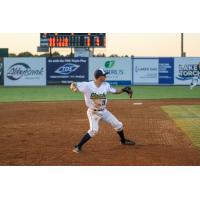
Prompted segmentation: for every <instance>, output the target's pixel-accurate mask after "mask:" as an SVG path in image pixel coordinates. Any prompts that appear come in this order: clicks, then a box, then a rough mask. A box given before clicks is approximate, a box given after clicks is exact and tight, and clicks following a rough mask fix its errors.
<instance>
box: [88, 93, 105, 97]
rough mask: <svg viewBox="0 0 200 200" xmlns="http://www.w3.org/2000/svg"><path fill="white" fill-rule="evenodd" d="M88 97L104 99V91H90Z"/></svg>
mask: <svg viewBox="0 0 200 200" xmlns="http://www.w3.org/2000/svg"><path fill="white" fill-rule="evenodd" d="M90 98H91V99H106V95H105V93H103V94H97V93H95V92H92V93H91V95H90Z"/></svg>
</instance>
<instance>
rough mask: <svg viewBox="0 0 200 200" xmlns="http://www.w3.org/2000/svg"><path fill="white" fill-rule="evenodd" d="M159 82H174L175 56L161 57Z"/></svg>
mask: <svg viewBox="0 0 200 200" xmlns="http://www.w3.org/2000/svg"><path fill="white" fill-rule="evenodd" d="M159 84H174V58H159Z"/></svg>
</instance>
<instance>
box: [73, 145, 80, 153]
mask: <svg viewBox="0 0 200 200" xmlns="http://www.w3.org/2000/svg"><path fill="white" fill-rule="evenodd" d="M73 152H74V153H80V152H81V147H79V146H78V145H75V147H74V149H73Z"/></svg>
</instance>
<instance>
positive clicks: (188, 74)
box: [174, 57, 200, 85]
mask: <svg viewBox="0 0 200 200" xmlns="http://www.w3.org/2000/svg"><path fill="white" fill-rule="evenodd" d="M199 63H200V58H187V57H186V58H174V84H177V85H189V84H191V82H192V79H193V77H195V76H196V77H198V76H199V75H200V68H199V66H198V64H199Z"/></svg>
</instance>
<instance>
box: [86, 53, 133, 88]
mask: <svg viewBox="0 0 200 200" xmlns="http://www.w3.org/2000/svg"><path fill="white" fill-rule="evenodd" d="M97 68H103V69H104V70H105V71H107V72H109V74H108V75H107V81H110V82H111V83H112V84H117V85H130V84H131V82H132V60H131V58H113V57H110V58H104V57H101V58H98V57H96V58H89V80H93V79H94V71H95V70H96V69H97Z"/></svg>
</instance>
